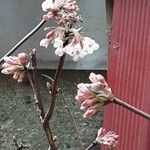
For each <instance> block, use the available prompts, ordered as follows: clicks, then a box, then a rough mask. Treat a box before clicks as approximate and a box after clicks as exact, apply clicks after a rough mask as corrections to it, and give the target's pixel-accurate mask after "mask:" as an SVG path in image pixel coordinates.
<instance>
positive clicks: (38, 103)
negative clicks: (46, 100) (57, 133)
mask: <svg viewBox="0 0 150 150" xmlns="http://www.w3.org/2000/svg"><path fill="white" fill-rule="evenodd" d="M31 60H32V76H33V77H32V78H31V76H30V74H29V73H28V77H29V81H30V84H31V86H32V89H33V92H34V99H35V105H36V109H37V113H38V115H39V117H40V120H41V122H42V125H43V129H44V131H45V133H46V137H47V140H48V142H49V144H50V146H51V149H52V150H56V146H55V143H54V140H53V136H52V132H51V129H50V126H49V122H47V123H45V124H43V119H44V116H45V113H44V107H43V103H42V99H41V95H40V90H39V85H38V79H37V64H36V51H35V49H33V50H32V53H31Z"/></svg>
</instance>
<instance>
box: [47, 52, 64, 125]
mask: <svg viewBox="0 0 150 150" xmlns="http://www.w3.org/2000/svg"><path fill="white" fill-rule="evenodd" d="M64 60H65V54H64V55H63V56H62V57H60V61H59V64H58V68H57V70H56V73H55V77H54V82H53V84H52V90H51V89H50V90H51V94H52V98H51V103H50V106H49V109H48V111H47V113H46V114H45V118H44V124H45V123H47V122H48V121H49V120H50V119H51V117H52V115H53V111H54V107H55V102H56V95H57V84H58V81H59V77H60V74H61V72H62V69H63V65H64Z"/></svg>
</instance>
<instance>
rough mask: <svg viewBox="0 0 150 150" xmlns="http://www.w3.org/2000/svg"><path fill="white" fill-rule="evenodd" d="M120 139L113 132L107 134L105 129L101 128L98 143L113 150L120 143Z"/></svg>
mask: <svg viewBox="0 0 150 150" xmlns="http://www.w3.org/2000/svg"><path fill="white" fill-rule="evenodd" d="M118 138H119V135H117V134H115V133H114V132H113V131H109V132H107V133H106V130H105V129H103V128H100V129H99V130H98V134H97V138H96V142H97V143H99V144H101V145H104V146H105V147H106V148H108V149H113V148H114V147H116V145H117V143H118Z"/></svg>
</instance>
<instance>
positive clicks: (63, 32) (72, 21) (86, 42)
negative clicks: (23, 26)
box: [40, 0, 99, 61]
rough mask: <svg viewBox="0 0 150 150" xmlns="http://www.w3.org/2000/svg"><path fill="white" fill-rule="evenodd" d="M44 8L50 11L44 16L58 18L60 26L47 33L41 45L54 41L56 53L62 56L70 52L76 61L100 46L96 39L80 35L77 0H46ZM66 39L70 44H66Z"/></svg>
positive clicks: (45, 17)
mask: <svg viewBox="0 0 150 150" xmlns="http://www.w3.org/2000/svg"><path fill="white" fill-rule="evenodd" d="M42 9H43V11H46V12H48V13H47V15H44V16H43V18H44V19H45V20H52V19H53V20H56V21H57V23H58V27H56V28H55V29H53V30H51V31H49V32H48V33H47V34H46V38H44V39H42V40H41V42H40V46H43V47H45V48H47V47H48V45H49V43H53V44H54V47H55V48H56V50H55V54H56V55H58V56H59V57H61V56H62V55H64V54H68V55H70V56H71V57H72V58H73V60H74V61H77V60H78V59H79V58H84V57H85V56H86V55H87V54H92V53H93V52H94V51H95V50H97V49H98V48H99V44H97V43H96V42H95V41H94V40H92V39H91V38H89V37H83V36H81V35H80V30H81V28H79V29H77V28H76V26H77V24H78V22H79V21H80V19H79V18H80V17H79V16H77V12H78V11H79V7H78V5H77V2H76V0H55V1H53V0H46V1H44V2H43V3H42ZM78 27H79V26H78ZM66 40H67V43H68V44H67V45H64V43H65V42H66Z"/></svg>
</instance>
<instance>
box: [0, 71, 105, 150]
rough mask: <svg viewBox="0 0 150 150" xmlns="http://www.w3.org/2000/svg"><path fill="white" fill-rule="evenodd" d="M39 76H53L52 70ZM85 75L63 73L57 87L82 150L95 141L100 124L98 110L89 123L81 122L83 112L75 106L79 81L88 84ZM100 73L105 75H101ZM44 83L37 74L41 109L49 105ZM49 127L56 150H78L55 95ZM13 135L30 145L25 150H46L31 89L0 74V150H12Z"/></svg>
mask: <svg viewBox="0 0 150 150" xmlns="http://www.w3.org/2000/svg"><path fill="white" fill-rule="evenodd" d="M40 73H44V74H47V75H51V76H53V75H54V71H51V73H48V72H47V71H44V72H40ZM89 73H90V71H64V72H63V73H62V78H61V80H60V85H59V87H60V88H61V90H62V91H63V93H64V95H65V97H66V99H67V101H68V102H69V106H70V107H71V111H72V113H73V116H74V119H75V120H76V122H77V125H78V128H79V132H80V135H81V138H82V143H83V147H84V148H86V147H87V146H88V145H90V144H91V142H92V141H93V140H94V139H95V136H96V133H97V130H98V129H99V128H100V127H101V125H102V114H103V110H102V111H101V112H100V113H99V115H98V116H97V117H96V118H94V119H92V120H87V119H83V118H82V115H83V112H81V110H80V109H79V104H78V103H77V102H76V101H75V99H74V97H75V95H76V85H77V84H78V83H80V82H89V80H88V76H89ZM102 73H104V74H105V72H102ZM47 81H48V79H47V78H45V77H43V76H41V75H40V74H39V82H40V89H41V93H42V98H43V103H44V106H45V108H47V107H48V104H49V94H48V90H47V88H46V82H47ZM50 125H51V128H52V131H53V135H56V136H57V141H56V144H57V147H58V150H79V144H78V140H77V136H76V133H75V130H74V128H73V125H72V122H71V120H70V118H69V114H68V112H67V110H66V109H65V108H64V104H63V100H62V97H61V95H60V94H59V93H58V97H57V103H56V108H55V112H54V115H53V118H52V120H51V121H50ZM14 135H16V136H17V138H18V139H19V140H20V141H21V142H22V143H24V144H30V145H31V147H30V148H29V150H47V149H48V143H47V140H46V137H45V133H44V132H43V130H42V127H41V124H40V121H39V119H38V117H37V114H36V110H35V106H34V101H33V95H32V90H31V88H30V85H29V83H28V81H24V82H23V83H17V82H16V81H15V80H13V79H12V78H11V76H5V75H0V150H16V149H15V147H14V145H13V143H12V137H13V136H14ZM97 149H99V148H97Z"/></svg>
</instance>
